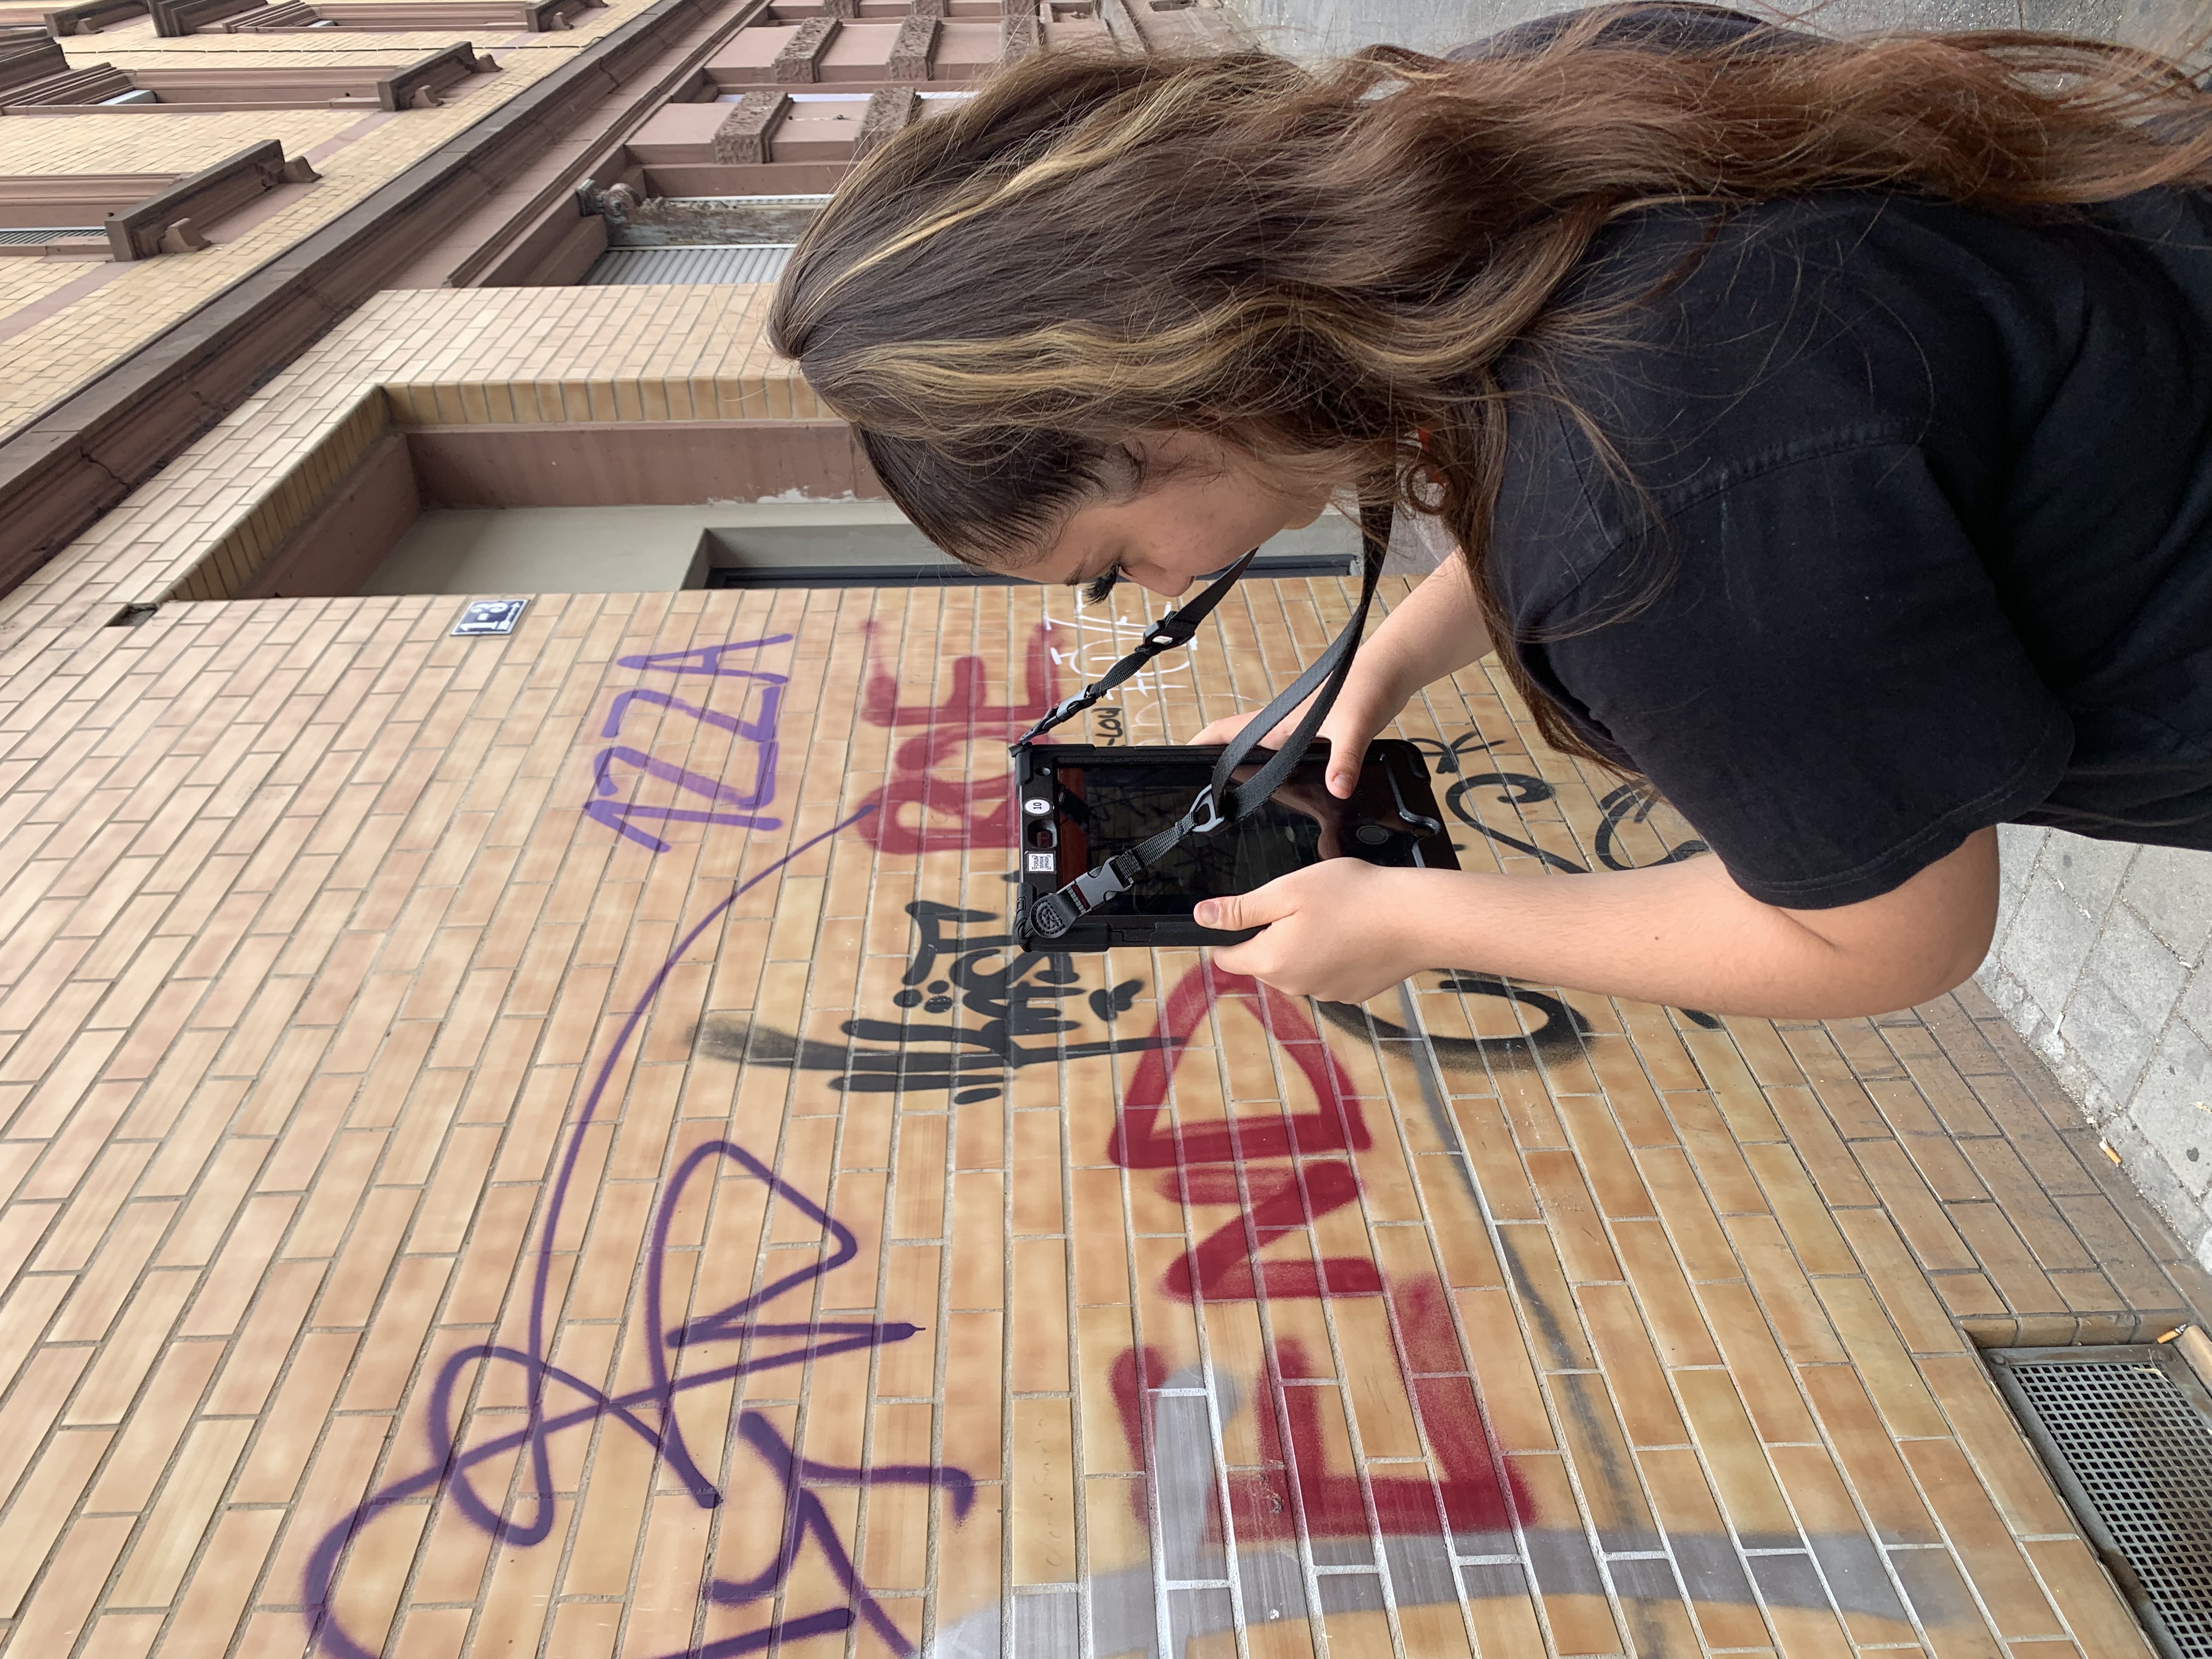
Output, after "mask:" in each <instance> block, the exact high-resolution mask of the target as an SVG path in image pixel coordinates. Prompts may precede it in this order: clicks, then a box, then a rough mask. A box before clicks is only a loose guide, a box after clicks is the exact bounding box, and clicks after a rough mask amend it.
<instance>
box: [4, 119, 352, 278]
mask: <svg viewBox="0 0 2212 1659" xmlns="http://www.w3.org/2000/svg"><path fill="white" fill-rule="evenodd" d="M318 178H319V175H318V174H317V173H316V172H315V169H314V168H313V166H311V165H310V164H309V162H308V161H307V157H306V156H304V155H300V156H295V157H293V158H292V159H291V160H289V161H287V160H286V159H285V156H284V147H283V145H282V144H281V143H278V142H277V141H276V139H274V138H270V139H265V140H264V141H263V142H262V143H258V144H253V145H250V146H248V147H247V148H246V149H242V150H240V151H239V152H238V153H237V154H236V155H231V156H227V157H225V158H224V159H223V160H222V161H218V162H216V164H215V165H214V166H213V167H203V168H201V169H200V170H199V171H198V172H197V173H185V174H184V175H183V176H181V177H179V176H178V175H175V174H173V173H43V174H33V175H30V176H27V177H26V176H16V177H0V228H7V229H18V230H37V229H45V228H64V229H77V228H82V234H80V235H76V236H66V237H62V238H58V239H54V240H47V241H45V242H39V243H24V244H15V245H13V246H7V247H5V248H0V252H6V253H9V254H13V255H16V256H18V257H24V256H27V257H30V258H100V255H101V253H102V252H105V253H106V257H107V258H111V259H114V260H118V261H122V262H128V261H133V260H138V259H150V258H155V257H156V256H158V255H161V254H164V253H196V252H199V251H200V250H201V249H202V248H204V247H207V246H210V244H209V241H208V239H207V235H206V232H207V231H208V230H209V229H210V228H212V227H213V226H215V225H216V224H219V223H220V222H222V221H223V220H224V219H226V218H228V217H229V216H231V215H233V214H235V213H237V212H239V211H240V210H242V209H246V208H249V207H251V206H252V205H254V204H256V203H258V202H259V201H260V200H261V198H262V197H264V196H266V195H268V194H269V193H270V191H275V190H280V189H283V187H284V186H286V185H311V184H313V183H315V182H317V179H318ZM100 237H105V239H106V241H105V244H104V246H103V244H102V243H101V242H100V241H99V240H95V239H96V238H100Z"/></svg>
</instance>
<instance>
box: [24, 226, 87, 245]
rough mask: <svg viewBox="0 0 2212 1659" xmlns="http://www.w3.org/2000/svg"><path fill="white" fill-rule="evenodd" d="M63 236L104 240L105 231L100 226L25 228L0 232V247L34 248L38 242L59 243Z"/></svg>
mask: <svg viewBox="0 0 2212 1659" xmlns="http://www.w3.org/2000/svg"><path fill="white" fill-rule="evenodd" d="M65 236H97V237H100V239H101V240H106V236H107V231H106V228H104V227H102V226H100V225H42V226H40V227H38V228H35V229H33V228H29V227H26V228H21V229H17V230H0V246H14V247H28V246H37V245H38V244H39V243H40V242H55V241H59V240H61V239H62V238H64V237H65Z"/></svg>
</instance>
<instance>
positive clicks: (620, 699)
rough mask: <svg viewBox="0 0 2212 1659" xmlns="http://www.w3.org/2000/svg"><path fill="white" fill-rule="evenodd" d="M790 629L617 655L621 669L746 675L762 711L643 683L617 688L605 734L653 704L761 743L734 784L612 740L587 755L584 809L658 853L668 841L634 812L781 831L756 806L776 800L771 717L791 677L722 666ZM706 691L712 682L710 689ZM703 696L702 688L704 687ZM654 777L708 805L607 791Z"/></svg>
mask: <svg viewBox="0 0 2212 1659" xmlns="http://www.w3.org/2000/svg"><path fill="white" fill-rule="evenodd" d="M791 637H792V636H791V635H788V634H771V635H769V636H768V637H767V638H766V639H759V640H732V641H729V642H728V643H727V644H724V645H702V646H697V647H694V648H692V649H691V650H689V651H656V652H652V653H647V654H645V655H641V656H635V657H622V658H618V659H617V663H618V665H620V666H622V667H623V668H635V669H638V670H641V671H646V672H651V673H661V674H678V675H683V674H694V675H701V676H704V677H706V678H712V679H729V680H750V681H752V682H754V683H755V684H757V685H758V686H759V688H760V690H759V711H758V712H757V714H754V715H753V716H752V717H751V718H750V720H748V719H743V718H740V717H739V716H738V715H735V714H722V713H720V712H718V711H717V710H715V709H712V708H704V707H702V706H701V705H700V704H698V703H693V702H685V701H684V699H683V698H681V697H678V696H674V695H673V694H672V693H670V692H666V691H662V690H656V689H655V688H653V687H651V686H641V687H638V688H637V689H635V690H629V691H624V692H622V693H620V694H619V695H617V696H616V698H615V700H614V702H613V704H612V705H611V707H610V708H608V710H607V718H606V723H605V725H604V726H601V727H600V728H599V735H600V736H601V737H603V738H614V737H619V736H621V735H622V723H623V715H624V714H628V713H629V709H630V708H631V706H632V705H633V704H635V703H641V702H642V703H650V704H653V705H655V706H657V707H659V708H672V709H675V710H677V711H678V712H679V713H681V714H689V715H690V717H691V718H692V719H693V720H699V721H701V722H702V723H704V724H706V725H708V726H717V727H719V728H720V729H721V730H722V731H725V732H729V733H730V734H731V735H732V736H733V737H735V738H739V739H741V740H742V741H744V742H746V743H752V744H758V745H759V750H758V753H757V757H756V762H755V764H754V766H753V769H752V778H751V781H750V782H749V783H733V782H731V781H727V780H726V779H722V778H713V777H708V776H707V775H705V774H703V773H699V772H694V771H691V770H690V769H687V768H684V767H681V766H678V765H677V764H675V763H673V762H672V761H664V760H655V759H654V758H653V757H652V756H651V755H648V754H647V753H646V752H645V751H644V750H641V749H633V748H631V747H630V746H629V745H628V744H612V745H611V746H610V747H608V748H605V749H602V750H599V753H598V754H597V755H596V756H594V757H592V790H593V793H594V794H595V795H596V796H597V797H598V799H592V800H589V801H586V803H585V804H584V816H585V817H588V818H592V819H594V820H596V821H597V822H599V823H604V824H605V825H606V826H607V828H609V829H612V830H613V831H614V832H615V833H616V834H617V835H618V836H626V837H628V838H629V840H631V841H634V842H638V843H640V844H641V845H642V846H645V847H648V848H652V849H653V851H654V852H656V853H665V852H666V851H667V850H668V843H667V842H665V841H663V840H661V839H660V837H659V836H656V835H654V834H653V832H652V831H651V830H650V829H642V828H641V827H640V826H639V825H638V824H637V823H634V822H632V820H633V819H637V818H645V819H653V820H658V821H659V822H660V823H721V824H728V825H730V826H732V827H733V828H736V829H781V828H782V826H783V820H782V819H781V818H772V817H763V816H761V815H760V814H759V813H758V812H757V811H756V810H755V809H757V808H759V807H763V806H765V805H768V804H769V802H770V801H772V800H774V799H775V759H776V748H777V737H776V720H777V717H778V716H779V714H781V712H782V708H783V688H784V686H785V685H786V684H788V683H789V681H790V678H791V677H790V676H789V675H788V674H775V673H770V672H769V671H767V670H765V669H759V668H737V667H731V666H726V665H725V664H724V661H723V659H725V658H726V657H727V656H729V655H730V654H732V653H735V652H738V651H758V650H761V649H763V648H764V647H768V646H771V645H786V644H788V643H789V642H790V641H791ZM708 690H709V691H711V690H712V688H711V687H709V688H708ZM701 695H702V696H705V695H706V693H702V694H701ZM617 766H623V767H629V768H634V769H635V770H634V771H631V772H629V773H627V774H619V773H617V771H616V768H617ZM640 774H642V775H644V776H646V777H650V778H658V779H659V780H660V781H662V782H664V783H671V784H674V785H675V786H676V787H677V788H678V790H680V791H682V792H684V793H687V794H692V795H697V796H701V797H702V798H703V799H705V800H707V801H708V803H710V805H708V806H705V807H697V806H672V805H656V804H654V803H652V802H649V801H641V800H637V799H634V798H633V799H626V800H618V799H609V797H612V796H617V795H620V794H622V793H624V787H625V785H627V786H628V787H629V789H630V790H632V791H634V790H635V788H636V787H638V776H639V775H640Z"/></svg>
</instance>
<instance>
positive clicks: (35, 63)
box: [0, 38, 499, 116]
mask: <svg viewBox="0 0 2212 1659" xmlns="http://www.w3.org/2000/svg"><path fill="white" fill-rule="evenodd" d="M40 46H43V48H44V51H41V50H40V49H39V47H40ZM498 70H499V65H498V64H496V63H495V62H494V61H493V60H492V59H491V58H489V57H480V56H478V55H477V52H476V51H475V49H474V47H472V46H471V45H469V43H467V42H465V41H464V42H462V43H461V44H459V45H458V46H447V47H444V48H442V49H441V50H439V51H437V52H429V53H427V54H426V55H424V56H423V57H421V58H416V59H415V60H413V61H412V62H411V63H406V64H289V65H282V66H272V67H260V66H257V67H252V68H231V67H224V66H222V64H219V63H217V64H210V65H205V66H179V67H167V68H161V69H129V70H120V69H117V68H116V67H114V65H112V64H85V65H82V66H81V67H72V66H71V65H70V62H69V59H68V57H67V55H66V54H65V53H64V52H63V50H62V48H61V46H60V45H59V44H58V43H57V42H55V41H53V40H45V39H43V38H42V39H41V40H40V42H39V46H23V45H20V44H10V43H7V42H0V114H4V115H31V116H40V115H48V116H51V115H83V114H97V113H111V112H112V113H121V114H130V113H144V112H149V111H155V112H159V111H162V110H168V111H173V112H179V113H194V112H197V113H205V112H210V111H215V110H263V109H364V110H392V111H398V110H404V109H429V108H435V107H436V106H439V105H440V104H442V103H444V102H445V101H446V94H447V93H448V92H449V91H450V90H451V89H452V88H454V87H455V86H457V85H459V84H460V83H461V82H465V81H467V80H469V79H470V78H471V77H472V76H477V75H490V74H496V73H497V72H498ZM133 92H146V93H151V94H153V96H152V97H151V98H149V99H146V100H131V101H128V102H121V101H118V99H120V98H124V97H127V95H128V94H131V93H133Z"/></svg>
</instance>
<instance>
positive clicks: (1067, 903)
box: [1030, 853, 1145, 939]
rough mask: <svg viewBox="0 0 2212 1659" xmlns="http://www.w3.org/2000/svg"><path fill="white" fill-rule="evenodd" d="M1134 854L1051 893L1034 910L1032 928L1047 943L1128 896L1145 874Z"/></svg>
mask: <svg viewBox="0 0 2212 1659" xmlns="http://www.w3.org/2000/svg"><path fill="white" fill-rule="evenodd" d="M1144 870H1145V866H1144V865H1143V864H1142V863H1141V862H1140V861H1139V860H1138V859H1137V858H1136V856H1135V855H1134V854H1130V853H1123V854H1121V855H1120V856H1119V857H1117V858H1111V859H1109V860H1106V862H1105V863H1103V864H1102V865H1100V866H1098V867H1097V869H1095V870H1087V871H1085V872H1084V873H1083V874H1081V875H1079V876H1078V877H1077V878H1075V879H1074V880H1073V881H1071V882H1069V883H1068V884H1067V885H1066V886H1065V887H1063V888H1061V889H1060V890H1059V891H1058V892H1056V893H1047V894H1045V895H1044V896H1042V898H1040V899H1038V900H1037V901H1036V902H1035V903H1033V904H1031V905H1030V926H1031V927H1035V928H1036V931H1037V932H1038V933H1042V934H1043V935H1044V937H1045V938H1047V939H1058V938H1059V937H1060V935H1061V934H1062V933H1066V931H1067V930H1068V929H1069V928H1071V927H1074V926H1075V924H1076V923H1077V922H1079V921H1082V919H1083V918H1084V917H1085V916H1087V915H1090V914H1091V912H1092V911H1093V910H1096V909H1097V908H1098V907H1099V906H1100V905H1102V904H1103V903H1105V902H1106V901H1107V900H1108V899H1110V898H1114V897H1116V896H1119V895H1121V894H1122V893H1126V892H1127V891H1128V890H1129V889H1130V888H1131V887H1133V886H1134V885H1135V884H1136V880H1137V878H1138V877H1139V876H1140V875H1142V874H1143V873H1144Z"/></svg>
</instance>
